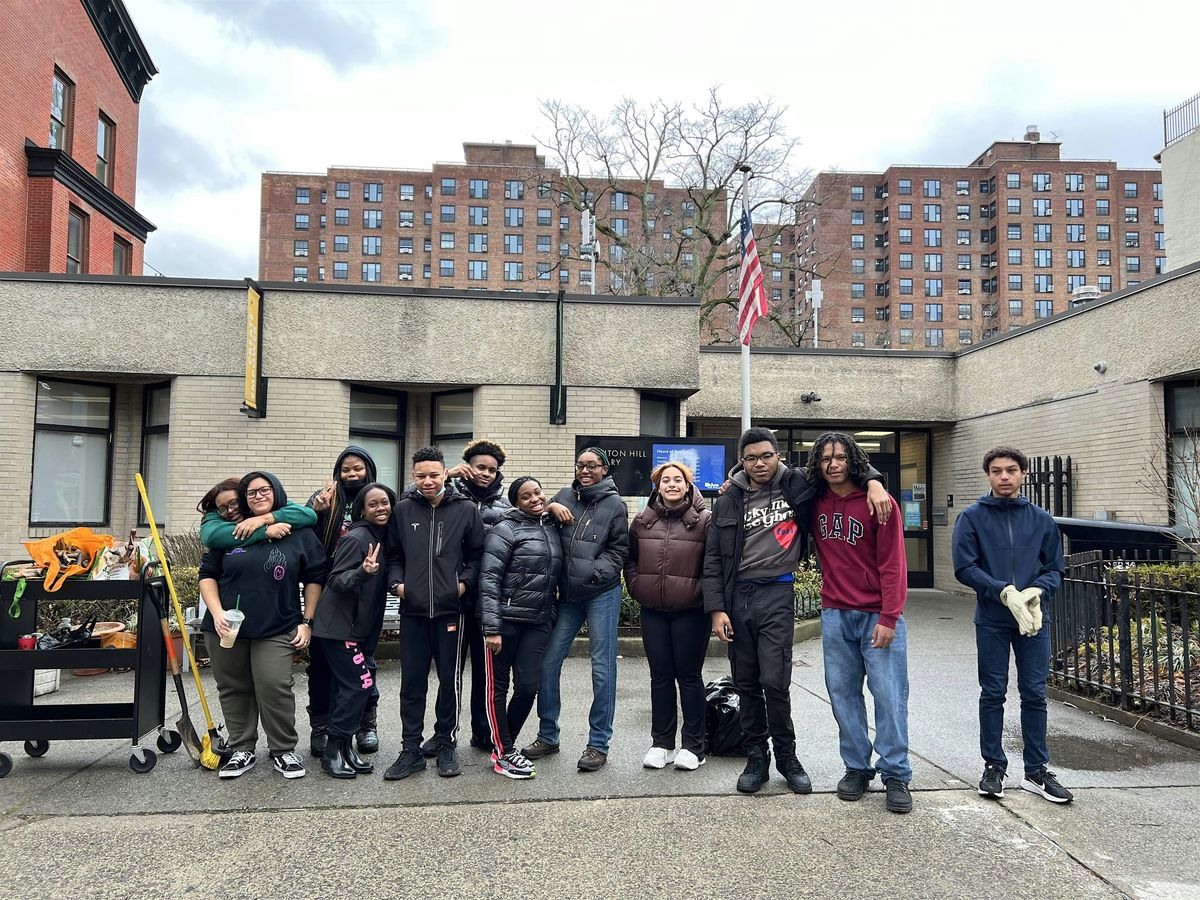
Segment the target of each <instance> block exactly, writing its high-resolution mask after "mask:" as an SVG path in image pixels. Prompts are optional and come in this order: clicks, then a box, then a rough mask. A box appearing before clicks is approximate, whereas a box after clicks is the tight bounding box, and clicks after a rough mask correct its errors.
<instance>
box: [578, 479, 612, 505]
mask: <svg viewBox="0 0 1200 900" xmlns="http://www.w3.org/2000/svg"><path fill="white" fill-rule="evenodd" d="M571 490H572V491H573V492H574V494H575V499H576V500H578V501H579V502H580V503H584V504H587V505H588V506H591V505H592V504H595V503H599V502H600V501H601V500H603V499H604V498H605V497H608V496H614V497H619V496H621V494H620V491H618V490H617V483H616V482H615V481H613V480H612V476H611V475H605V476H604V477H603V478H602V479H600V480H599V481H597V482H596V483H595V484H589V485H586V486H585V485H582V484H580V483H579V479H578V478H576V479H575V480H574V481H572V482H571Z"/></svg>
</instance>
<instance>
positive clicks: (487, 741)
mask: <svg viewBox="0 0 1200 900" xmlns="http://www.w3.org/2000/svg"><path fill="white" fill-rule="evenodd" d="M471 746H472V747H474V748H475V749H476V750H482V751H483V752H484V753H491V752H492V739H491V738H486V737H480V736H479V735H477V734H473V735H471Z"/></svg>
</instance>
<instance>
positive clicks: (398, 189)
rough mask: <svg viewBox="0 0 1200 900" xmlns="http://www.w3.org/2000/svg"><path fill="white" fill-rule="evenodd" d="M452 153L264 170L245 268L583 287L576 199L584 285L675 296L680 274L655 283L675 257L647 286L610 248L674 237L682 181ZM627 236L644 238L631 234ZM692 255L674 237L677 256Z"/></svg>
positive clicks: (683, 233) (687, 209)
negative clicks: (253, 261)
mask: <svg viewBox="0 0 1200 900" xmlns="http://www.w3.org/2000/svg"><path fill="white" fill-rule="evenodd" d="M463 158H464V162H461V163H435V164H434V165H433V167H432V168H431V169H428V170H419V169H367V168H331V169H329V170H327V171H326V172H325V173H315V174H310V173H287V172H266V173H264V174H263V176H262V212H261V215H262V218H261V225H260V229H261V230H260V234H259V263H258V274H259V277H260V278H262V279H264V280H267V281H324V282H330V283H333V284H340V283H345V284H355V285H358V284H382V285H399V286H411V287H433V288H453V289H457V290H463V289H479V290H490V291H500V290H514V291H542V292H557V291H558V290H560V289H565V290H566V291H568V292H569V293H584V294H586V293H589V292H590V291H591V281H590V279H591V264H590V261H589V260H586V259H583V258H582V255H581V252H580V245H581V234H582V231H581V227H582V226H581V213H580V209H581V208H582V207H583V206H587V207H589V208H594V209H595V210H596V212H597V220H598V222H599V226H598V230H600V231H601V232H602V233H601V235H600V238H599V241H600V245H601V258H600V260H599V261H598V262H597V265H596V281H597V284H596V293H608V294H613V293H615V294H628V293H663V294H686V293H688V286H687V285H686V284H679V285H674V284H665V283H663V278H664V277H666V278H672V277H679V276H678V273H681V272H684V271H686V269H685V268H684V267H683V266H680V265H678V264H676V265H673V266H660V267H658V272H659V274H658V277H659V283H658V285H657V286H656V285H655V283H654V274H651V273H643V274H642V276H641V279H642V280H641V285H640V287H641V289H640V290H639V289H637V287H636V286H635V284H634V278H632V277H631V274H632V271H631V266H632V265H633V262H634V261H633V260H631V259H630V258H629V256H630V254H629V253H628V251H625V250H624V248H622V247H621V246H619V245H620V244H621V243H622V242H623V243H625V244H626V245H627V246H628V245H630V244H638V245H639V246H650V247H656V248H657V249H658V250H659V251H660V252H661V251H664V250H668V249H673V248H674V247H675V246H677V245H679V243H680V241H681V239H684V238H686V237H687V236H688V235H690V233H691V232H690V229H691V228H692V226H691V225H689V224H688V223H689V221H690V219H691V217H692V216H694V215H695V205H694V203H692V202H691V201H690V200H689V199H688V194H687V192H686V191H685V190H683V189H680V188H667V187H666V186H665V185H664V184H663V182H661V181H651V182H649V183H648V184H643V183H641V182H636V183H635V182H629V183H624V182H620V181H618V182H616V183H610V182H608V181H606V180H604V179H585V180H584V181H583V182H582V183H579V182H575V181H574V180H573V179H571V180H564V179H563V177H562V174H561V173H560V172H559V170H558V169H555V168H552V167H548V166H547V165H546V160H545V157H544V156H541V155H539V154H538V152H537V147H535V146H532V145H522V144H513V143H503V144H478V143H464V144H463ZM722 209H723V205H722ZM605 229H608V230H609V232H610V233H609V234H608V235H606V234H604V233H603V232H604V230H605ZM673 229H675V230H673ZM641 234H645V235H646V236H647V238H646V240H645V241H644V242H641V241H640V240H635V236H638V235H641ZM617 235H619V236H620V238H621V239H623V240H618V239H616V236H617ZM697 243H700V242H699V241H697ZM700 252H701V249H700V248H699V247H696V248H694V249H692V248H689V247H687V246H683V252H682V253H681V258H682V262H683V264H684V265H686V264H687V263H688V261H689V260H688V257H690V256H692V254H693V253H694V254H696V255H697V256H698V254H699V253H700ZM666 255H670V254H666ZM664 272H666V273H668V274H667V275H665V276H664V275H663V274H662V273H664ZM647 279H648V280H649V284H648V285H647V284H646V281H647Z"/></svg>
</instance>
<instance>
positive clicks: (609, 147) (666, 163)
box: [533, 87, 809, 344]
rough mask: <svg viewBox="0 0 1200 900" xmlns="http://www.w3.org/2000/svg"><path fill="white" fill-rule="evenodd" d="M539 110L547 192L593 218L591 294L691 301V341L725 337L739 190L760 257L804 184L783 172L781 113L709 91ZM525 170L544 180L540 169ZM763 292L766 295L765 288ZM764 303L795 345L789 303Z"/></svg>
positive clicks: (787, 162) (789, 153)
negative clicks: (550, 171) (689, 99)
mask: <svg viewBox="0 0 1200 900" xmlns="http://www.w3.org/2000/svg"><path fill="white" fill-rule="evenodd" d="M541 111H542V115H543V117H544V118H545V121H546V126H547V130H546V133H545V134H544V135H542V136H541V137H539V139H538V140H539V142H540V143H541V144H542V145H544V146H546V147H547V148H548V149H549V155H550V159H551V165H552V166H554V167H557V169H558V174H557V175H555V176H553V178H554V182H553V184H552V190H553V191H555V192H556V193H557V196H558V197H559V200H560V203H563V204H565V205H568V206H569V207H570V208H572V209H573V210H575V211H578V212H581V211H583V210H587V211H589V212H590V213H592V214H593V215H594V216H595V217H596V222H597V225H596V230H597V233H598V238H599V241H600V243H601V245H602V248H603V251H604V252H603V253H602V255H601V256H600V257H599V258H598V259H597V281H598V284H597V285H596V288H597V290H598V291H601V290H602V291H605V292H610V293H618V294H643V295H650V296H694V297H697V298H699V300H700V304H701V306H700V318H701V335H702V340H705V341H708V342H711V343H718V342H723V341H730V340H734V339H735V334H734V332H735V330H736V329H734V328H733V326H732V323H733V322H734V320H735V319H736V313H735V311H736V307H737V270H738V267H739V264H740V254H741V249H740V243H739V240H738V238H739V236H740V227H739V223H740V219H741V200H742V194H743V192H744V193H745V197H746V201H747V206H748V208H749V210H750V215H751V219H752V221H753V222H754V223H755V231H756V240H757V242H758V245H759V252H760V255H764V256H766V257H767V258H769V257H770V254H771V252H772V251H773V249H774V247H775V246H777V245H776V240H777V239H778V238H780V237H781V235H784V234H785V233H786V232H789V231H791V230H792V229H793V228H794V223H795V211H796V205H797V203H798V202H799V200H800V198H801V197H802V196H803V193H804V188H805V186H806V185H807V183H808V180H809V176H808V173H807V172H802V171H798V170H796V169H795V168H794V164H793V156H794V152H795V149H796V146H797V142H796V140H795V139H793V138H791V137H789V136H788V134H787V130H786V127H785V126H784V122H783V118H784V114H785V112H786V108H785V107H781V106H779V105H777V104H776V103H775V102H774V101H773V100H766V101H753V102H750V103H746V104H742V105H729V104H728V103H726V102H725V101H723V100H722V99H721V97H720V95H719V92H718V89H717V88H715V87H714V88H712V89H710V90H709V93H708V98H707V100H706V102H704V103H701V104H698V105H695V106H685V105H684V104H681V103H671V102H667V101H664V100H655V101H652V102H649V103H643V102H639V101H636V100H632V99H628V98H627V99H624V100H622V101H621V102H619V103H618V104H616V106H614V107H613V108H612V109H611V110H610V111H608V112H607V113H599V112H595V111H592V110H588V109H585V108H583V107H580V106H574V105H571V104H568V103H564V102H563V101H560V100H545V101H542V104H541ZM747 168H748V170H749V173H750V178H749V180H748V181H746V182H745V184H744V187H743V179H744V177H745V173H744V172H743V169H747ZM533 177H536V178H539V179H543V180H544V179H545V178H546V177H547V176H546V171H545V170H543V171H542V172H540V173H538V174H536V175H535V176H533ZM766 267H768V268H769V267H770V264H769V263H768V264H767V266H766ZM601 276H603V277H601ZM767 290H768V297H770V290H771V285H770V283H768V285H767ZM769 306H770V312H769V314H768V317H767V318H768V321H770V322H771V323H773V324H774V325H775V327H776V329H777V331H778V333H779V335H781V336H782V338H783V340H785V341H786V342H787V343H790V344H798V343H799V342H800V340H801V339H802V338H803V336H804V332H805V330H806V325H805V324H804V323H802V322H800V321H799V320H798V316H797V306H796V304H795V302H794V298H793V297H790V296H787V295H786V294H785V295H784V298H783V299H782V300H781V301H775V302H772V303H770V304H769Z"/></svg>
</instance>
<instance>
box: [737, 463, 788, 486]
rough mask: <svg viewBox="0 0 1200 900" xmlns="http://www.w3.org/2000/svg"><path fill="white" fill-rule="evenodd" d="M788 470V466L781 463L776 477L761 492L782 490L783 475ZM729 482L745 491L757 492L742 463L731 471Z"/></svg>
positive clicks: (776, 471)
mask: <svg viewBox="0 0 1200 900" xmlns="http://www.w3.org/2000/svg"><path fill="white" fill-rule="evenodd" d="M787 469H788V467H787V464H786V463H784V462H782V461H781V462H780V463H779V465H778V466H777V467H776V469H775V475H774V476H773V477H772V478H771V480H770V481H768V482H767V483H766V484H764V485H763V486H762V488H760V489H759V490H762V489H763V488H765V489H767V490H771V491H778V490H780V485H781V484H782V483H783V475H784V473H785V472H786V471H787ZM729 480H730V481H731V482H732V483H733V484H735V485H737V486H738V487H739V488H741V489H742V490H743V491H747V492H750V491H753V490H755V488H754V485H753V484H752V483H751V481H750V476H749V475H748V474H746V468H745V466H743V465H742V464H741V463H738V464H737V465H735V466H734V467H733V468H732V469H730V470H729Z"/></svg>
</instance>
